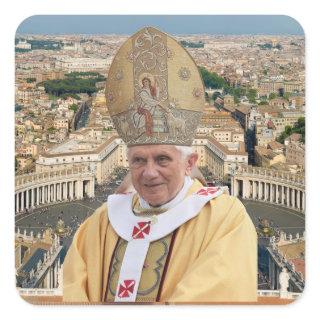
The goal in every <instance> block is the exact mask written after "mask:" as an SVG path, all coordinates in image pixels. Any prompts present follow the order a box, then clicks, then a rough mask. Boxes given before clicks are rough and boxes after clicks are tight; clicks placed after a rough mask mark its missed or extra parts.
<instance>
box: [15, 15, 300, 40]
mask: <svg viewBox="0 0 320 320" xmlns="http://www.w3.org/2000/svg"><path fill="white" fill-rule="evenodd" d="M144 26H154V27H157V28H159V29H161V30H162V31H164V32H167V33H171V34H224V35H230V34H234V35H239V34H268V35H286V34H288V35H303V34H304V32H303V29H302V27H301V25H300V24H299V23H298V22H297V21H296V20H295V19H293V18H291V17H289V16H285V15H216V16H214V15H201V16H200V15H197V16H196V15H180V16H179V15H161V16H160V15H113V16H111V15H104V16H103V15H91V16H88V15H36V16H31V17H29V18H27V19H25V20H24V21H22V22H21V23H20V25H19V26H18V28H17V34H52V35H53V34H132V33H133V32H135V31H137V30H138V29H140V28H142V27H144Z"/></svg>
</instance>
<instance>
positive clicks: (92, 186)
mask: <svg viewBox="0 0 320 320" xmlns="http://www.w3.org/2000/svg"><path fill="white" fill-rule="evenodd" d="M90 190H91V192H90V196H91V197H94V179H91V180H90Z"/></svg>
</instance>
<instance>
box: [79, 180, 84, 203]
mask: <svg viewBox="0 0 320 320" xmlns="http://www.w3.org/2000/svg"><path fill="white" fill-rule="evenodd" d="M78 199H83V181H82V180H78Z"/></svg>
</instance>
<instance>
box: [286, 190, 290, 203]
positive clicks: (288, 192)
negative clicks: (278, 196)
mask: <svg viewBox="0 0 320 320" xmlns="http://www.w3.org/2000/svg"><path fill="white" fill-rule="evenodd" d="M286 205H287V206H288V207H290V188H289V187H287V199H286Z"/></svg>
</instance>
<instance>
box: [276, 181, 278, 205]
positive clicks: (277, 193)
mask: <svg viewBox="0 0 320 320" xmlns="http://www.w3.org/2000/svg"><path fill="white" fill-rule="evenodd" d="M276 203H277V204H278V203H279V185H277V184H276Z"/></svg>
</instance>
